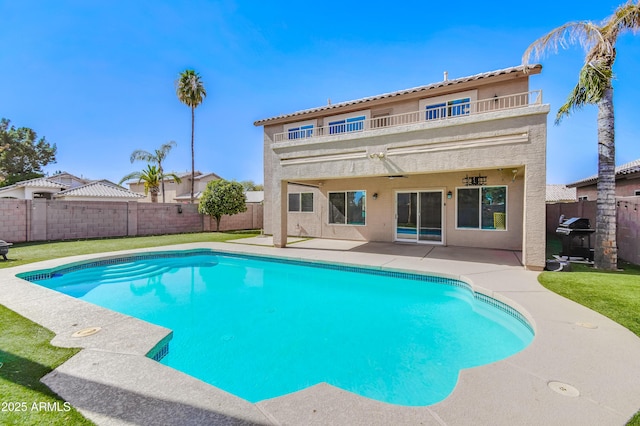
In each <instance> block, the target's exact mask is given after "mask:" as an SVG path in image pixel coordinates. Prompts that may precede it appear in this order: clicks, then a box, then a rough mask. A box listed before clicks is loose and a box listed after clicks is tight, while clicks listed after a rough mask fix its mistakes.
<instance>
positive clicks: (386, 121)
mask: <svg viewBox="0 0 640 426" xmlns="http://www.w3.org/2000/svg"><path fill="white" fill-rule="evenodd" d="M531 105H542V90H533V91H530V92H526V93H518V94H514V95H508V96H499V97H498V96H496V97H493V98H489V99H481V100H478V101H469V102H459V101H455V102H449V103H442V104H438V105H432V106H429V107H427V108H426V109H423V110H420V111H414V112H408V113H404V114H396V115H387V116H384V117H374V118H370V119H366V118H365V117H364V116H360V117H353V118H350V119H347V120H342V121H340V122H334V123H329V124H328V125H326V126H323V127H313V126H311V125H307V126H301V127H299V128H296V129H290V130H289V131H287V132H282V133H276V134H275V135H274V142H276V143H277V142H285V141H288V142H293V141H297V140H306V139H314V138H322V137H328V136H335V135H337V134H345V133H356V132H367V131H374V130H379V129H384V128H390V127H397V126H404V125H409V124H416V123H425V122H434V121H441V120H455V119H458V118H460V117H467V116H469V115H476V114H487V113H491V112H496V111H504V110H511V109H516V108H525V107H528V106H531Z"/></svg>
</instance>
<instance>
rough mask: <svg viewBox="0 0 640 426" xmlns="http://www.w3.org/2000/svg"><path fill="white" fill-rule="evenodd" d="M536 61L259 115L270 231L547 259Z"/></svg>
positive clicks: (542, 116)
mask: <svg viewBox="0 0 640 426" xmlns="http://www.w3.org/2000/svg"><path fill="white" fill-rule="evenodd" d="M541 69H542V67H541V66H540V65H536V66H531V67H528V68H527V69H525V68H524V67H522V66H519V67H513V68H507V69H502V70H498V71H491V72H486V73H483V74H478V75H473V76H470V77H464V78H456V79H452V80H449V79H447V78H446V75H445V80H444V81H441V82H438V83H434V84H429V85H426V86H420V87H415V88H412V89H407V90H400V91H397V92H392V93H385V94H382V95H377V96H371V97H367V98H363V99H357V100H354V101H348V102H341V103H337V104H333V105H331V104H329V105H325V106H321V107H318V108H312V109H308V110H304V111H298V112H294V113H291V114H284V115H279V116H277V117H272V118H267V119H263V120H259V121H256V122H255V123H254V124H255V125H256V126H264V171H265V172H264V173H265V179H264V189H265V209H264V227H265V233H267V234H273V240H274V245H275V246H277V247H284V246H285V245H286V241H287V235H293V236H298V235H300V236H312V237H320V238H339V239H353V240H362V241H399V242H408V243H415V244H441V245H449V246H464V247H481V248H494V249H509V250H516V251H519V250H521V251H522V257H523V259H522V260H523V263H524V265H525V266H526V267H528V268H531V269H542V267H543V266H544V263H545V226H544V225H545V224H544V221H545V188H546V130H547V127H546V126H547V114H548V112H549V105H547V104H543V103H542V94H541V91H539V90H534V91H532V90H530V89H529V77H530V76H531V75H534V74H538V73H540V71H541Z"/></svg>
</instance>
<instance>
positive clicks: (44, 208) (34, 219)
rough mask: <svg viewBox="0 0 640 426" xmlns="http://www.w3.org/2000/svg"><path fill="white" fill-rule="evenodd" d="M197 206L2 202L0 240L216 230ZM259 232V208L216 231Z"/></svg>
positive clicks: (234, 217) (228, 218)
mask: <svg viewBox="0 0 640 426" xmlns="http://www.w3.org/2000/svg"><path fill="white" fill-rule="evenodd" d="M215 229H216V223H215V220H214V219H212V218H211V217H209V216H206V215H202V214H200V213H198V206H197V205H195V204H168V203H138V202H137V201H130V202H125V201H122V202H119V201H59V200H11V199H0V240H4V241H7V242H11V243H22V242H28V241H53V240H75V239H84V238H106V237H124V236H144V235H161V234H180V233H185V232H203V231H215ZM243 229H262V204H254V203H248V204H247V211H246V212H244V213H239V214H235V215H232V216H223V217H222V219H221V220H220V231H235V230H243Z"/></svg>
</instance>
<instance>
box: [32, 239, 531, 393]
mask: <svg viewBox="0 0 640 426" xmlns="http://www.w3.org/2000/svg"><path fill="white" fill-rule="evenodd" d="M22 278H25V279H28V280H30V281H33V282H37V283H38V284H40V285H43V286H46V287H49V288H52V289H55V290H58V291H61V292H63V293H66V294H69V295H72V296H74V297H78V298H80V299H83V300H86V301H89V302H92V303H95V304H98V305H100V306H104V307H106V308H109V309H112V310H115V311H119V312H122V313H124V314H128V315H132V316H135V317H138V318H141V319H143V320H146V321H149V322H152V323H155V324H158V325H162V326H165V327H168V328H170V329H172V330H173V331H174V337H173V340H172V342H171V349H170V351H169V352H168V354H167V356H165V358H163V359H162V360H161V362H162V363H164V364H166V365H169V366H171V367H174V368H176V369H178V370H181V371H183V372H185V373H187V374H190V375H192V376H195V377H197V378H199V379H201V380H203V381H205V382H208V383H210V384H212V385H214V386H216V387H219V388H221V389H223V390H226V391H228V392H230V393H232V394H235V395H237V396H239V397H241V398H244V399H246V400H248V401H251V402H257V401H261V400H264V399H268V398H273V397H277V396H281V395H284V394H287V393H290V392H294V391H297V390H300V389H304V388H306V387H308V386H312V385H314V384H317V383H320V382H327V383H329V384H332V385H334V386H337V387H340V388H342V389H345V390H348V391H351V392H354V393H357V394H359V395H362V396H365V397H369V398H373V399H377V400H380V401H385V402H389V403H392V404H400V405H410V406H417V405H430V404H434V403H436V402H438V401H441V400H442V399H444V398H445V397H446V396H447V395H449V393H450V392H451V391H452V390H453V388H454V387H455V384H456V382H457V377H458V374H459V371H460V370H461V369H464V368H471V367H475V366H478V365H483V364H487V363H490V362H495V361H498V360H500V359H504V358H506V357H508V356H510V355H512V354H514V353H516V352H518V351H520V350H521V349H523V348H524V347H526V346H527V345H528V344H529V343H530V342H531V340H532V338H533V332H532V331H531V327H530V326H529V325H528V323H527V322H526V320H525V319H524V318H523V317H522V315H520V314H519V313H518V312H517V311H515V310H513V309H511V308H509V307H508V306H506V305H503V304H502V303H500V302H497V301H495V300H494V299H491V298H488V297H487V296H484V295H481V294H476V293H474V292H472V291H471V290H470V288H469V286H468V285H467V284H465V283H463V282H461V281H456V280H452V279H448V278H441V277H432V276H425V275H420V274H411V273H405V272H397V271H382V270H380V269H368V268H360V267H352V266H345V265H336V264H314V263H310V262H303V261H297V260H281V259H274V258H266V257H261V256H245V255H238V254H230V253H222V252H213V251H209V250H197V251H190V252H167V253H150V254H144V255H137V256H127V257H124V258H118V259H106V260H99V261H93V262H89V263H84V264H78V265H68V266H62V267H59V268H55V269H53V270H48V271H35V272H30V273H27V274H22Z"/></svg>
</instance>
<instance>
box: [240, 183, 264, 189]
mask: <svg viewBox="0 0 640 426" xmlns="http://www.w3.org/2000/svg"><path fill="white" fill-rule="evenodd" d="M240 185H242V188H244V190H245V191H264V185H262V184H261V183H255V182H254V181H252V180H241V181H240Z"/></svg>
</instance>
